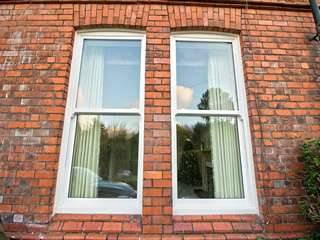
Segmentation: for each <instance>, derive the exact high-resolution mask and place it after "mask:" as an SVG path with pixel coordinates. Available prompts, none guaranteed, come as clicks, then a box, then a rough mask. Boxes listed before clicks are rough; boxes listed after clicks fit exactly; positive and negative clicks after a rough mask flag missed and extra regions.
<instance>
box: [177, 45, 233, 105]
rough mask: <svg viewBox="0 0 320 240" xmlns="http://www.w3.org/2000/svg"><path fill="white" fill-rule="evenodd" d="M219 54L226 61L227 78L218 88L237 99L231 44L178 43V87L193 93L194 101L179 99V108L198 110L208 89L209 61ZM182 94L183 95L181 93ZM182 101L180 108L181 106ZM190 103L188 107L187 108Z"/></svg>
mask: <svg viewBox="0 0 320 240" xmlns="http://www.w3.org/2000/svg"><path fill="white" fill-rule="evenodd" d="M216 54H219V58H221V61H225V63H226V65H227V66H230V67H228V68H226V69H221V71H225V72H223V74H224V75H225V76H226V78H225V79H223V81H222V82H220V83H219V85H218V86H215V87H219V88H221V89H222V90H223V91H225V92H227V93H229V94H230V96H232V98H233V99H236V97H235V96H236V94H235V78H234V68H233V58H232V48H231V44H229V43H209V42H181V41H178V42H177V87H178V86H183V87H184V88H185V89H189V91H190V90H192V91H193V93H192V95H191V94H189V95H190V96H192V99H190V100H189V101H188V100H187V99H183V102H181V98H180V99H179V97H178V107H182V108H188V109H198V107H197V105H198V104H199V103H200V101H201V98H202V95H203V94H204V93H205V92H206V90H207V89H208V59H209V58H210V56H215V55H216ZM178 94H179V92H178ZM180 94H183V92H182V91H181V92H180ZM179 101H180V106H179ZM186 103H188V105H189V106H188V107H187V106H185V105H186Z"/></svg>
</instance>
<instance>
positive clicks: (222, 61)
mask: <svg viewBox="0 0 320 240" xmlns="http://www.w3.org/2000/svg"><path fill="white" fill-rule="evenodd" d="M231 54H232V50H231V49H230V51H223V52H222V51H211V52H209V53H208V55H209V56H208V104H209V109H212V110H234V104H233V101H232V97H231V96H230V95H229V93H228V92H226V91H225V90H224V89H223V84H224V83H225V82H231V81H230V79H234V73H233V71H230V68H232V67H233V62H232V58H230V56H232V55H231ZM228 56H229V57H228ZM232 70H233V69H232ZM209 119H210V120H209V121H210V135H211V144H212V147H211V158H212V166H213V185H214V196H215V198H242V197H243V184H242V174H241V162H240V152H239V143H238V129H237V124H236V118H230V117H225V118H224V117H220V118H214V117H211V118H209Z"/></svg>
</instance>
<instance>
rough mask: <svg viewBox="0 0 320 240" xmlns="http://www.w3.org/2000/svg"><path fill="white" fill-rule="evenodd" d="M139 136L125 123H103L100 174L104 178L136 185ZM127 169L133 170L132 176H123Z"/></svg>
mask: <svg viewBox="0 0 320 240" xmlns="http://www.w3.org/2000/svg"><path fill="white" fill-rule="evenodd" d="M138 138H139V134H138V133H132V132H129V131H128V130H127V128H126V126H125V124H113V125H109V126H107V127H106V126H104V124H102V123H101V139H100V161H99V175H100V176H101V177H102V178H104V179H107V180H109V181H124V182H127V183H129V184H130V185H131V186H133V187H136V176H137V164H138V161H137V160H138ZM127 170H130V171H131V174H130V176H129V174H128V176H123V174H122V173H124V171H127ZM121 174H122V175H121ZM124 175H125V174H124ZM125 178H126V179H125Z"/></svg>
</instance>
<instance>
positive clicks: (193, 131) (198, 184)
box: [176, 116, 244, 199]
mask: <svg viewBox="0 0 320 240" xmlns="http://www.w3.org/2000/svg"><path fill="white" fill-rule="evenodd" d="M176 121H177V125H176V129H177V130H176V131H177V166H178V198H191V199H194V198H218V199H219V198H221V199H225V198H243V197H244V193H243V183H242V173H241V162H240V148H239V141H238V127H237V119H236V118H235V117H209V116H207V117H188V116H178V117H176Z"/></svg>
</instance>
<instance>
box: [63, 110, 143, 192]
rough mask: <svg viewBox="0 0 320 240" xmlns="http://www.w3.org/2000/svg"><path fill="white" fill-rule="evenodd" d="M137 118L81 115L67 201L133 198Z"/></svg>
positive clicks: (137, 138)
mask: <svg viewBox="0 0 320 240" xmlns="http://www.w3.org/2000/svg"><path fill="white" fill-rule="evenodd" d="M138 145H139V117H138V116H102V115H80V116H79V117H78V119H77V126H76V133H75V142H74V151H73V160H72V169H71V179H70V186H69V197H70V198H136V197H137V170H138Z"/></svg>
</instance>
